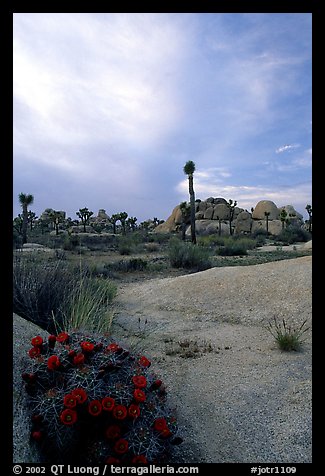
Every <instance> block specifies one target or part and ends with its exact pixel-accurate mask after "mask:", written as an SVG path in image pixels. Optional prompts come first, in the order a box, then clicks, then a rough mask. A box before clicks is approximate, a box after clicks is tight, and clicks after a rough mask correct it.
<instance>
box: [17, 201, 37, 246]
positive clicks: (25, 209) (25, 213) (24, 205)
mask: <svg viewBox="0 0 325 476" xmlns="http://www.w3.org/2000/svg"><path fill="white" fill-rule="evenodd" d="M33 201H34V197H33V195H29V194H26V193H20V194H19V202H20V205H21V207H22V209H23V224H22V231H21V232H22V237H23V244H25V243H27V224H28V206H29V205H31V204H32V203H33Z"/></svg>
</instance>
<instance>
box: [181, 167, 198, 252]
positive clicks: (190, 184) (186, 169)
mask: <svg viewBox="0 0 325 476" xmlns="http://www.w3.org/2000/svg"><path fill="white" fill-rule="evenodd" d="M183 170H184V174H186V175H187V176H188V190H189V194H190V204H191V240H192V243H193V244H194V245H195V244H196V234H195V194H194V187H193V174H194V172H195V163H194V162H193V161H192V160H188V161H187V162H186V164H185V165H184V168H183Z"/></svg>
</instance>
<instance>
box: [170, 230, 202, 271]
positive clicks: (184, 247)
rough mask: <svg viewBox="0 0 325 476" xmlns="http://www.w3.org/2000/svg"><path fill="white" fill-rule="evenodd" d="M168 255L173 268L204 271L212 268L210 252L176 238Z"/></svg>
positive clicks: (171, 242)
mask: <svg viewBox="0 0 325 476" xmlns="http://www.w3.org/2000/svg"><path fill="white" fill-rule="evenodd" d="M168 255H169V260H170V264H171V266H172V267H173V268H185V269H194V270H196V271H203V270H205V269H208V268H211V259H210V252H209V250H207V249H205V248H203V247H201V246H196V245H193V244H192V243H186V242H183V241H180V240H178V239H177V238H174V239H172V240H170V242H169V248H168Z"/></svg>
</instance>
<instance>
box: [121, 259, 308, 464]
mask: <svg viewBox="0 0 325 476" xmlns="http://www.w3.org/2000/svg"><path fill="white" fill-rule="evenodd" d="M311 268H312V259H311V257H304V258H297V259H290V260H284V261H278V262H273V263H266V264H261V265H255V266H245V267H226V268H213V269H210V270H207V271H203V272H201V273H196V274H192V275H186V276H181V277H176V278H166V279H154V280H150V281H146V282H143V283H133V284H127V285H124V286H122V287H121V288H120V290H119V293H118V296H117V312H116V316H115V321H114V325H113V332H114V334H115V335H116V336H117V337H118V338H119V339H120V340H122V341H123V340H125V342H126V343H127V344H128V345H130V342H132V345H133V346H134V347H135V348H138V349H140V350H141V351H142V352H143V353H145V355H147V356H148V357H150V358H151V359H152V361H153V369H154V370H156V371H157V372H158V373H159V375H160V376H161V377H162V379H163V380H164V382H165V383H166V385H167V388H168V395H169V402H170V404H171V405H172V406H174V407H176V409H177V413H178V420H179V423H180V426H181V427H182V430H183V436H184V442H183V444H182V445H180V447H179V449H178V453H177V455H176V459H177V462H187V463H198V462H207V463H209V462H213V463H223V462H227V463H240V462H246V463H255V462H257V463H258V462H259V463H267V462H268V463H271V462H272V463H299V462H305V463H308V462H311V331H308V333H307V334H306V342H305V344H304V346H303V349H302V351H301V352H293V353H285V352H281V351H280V350H278V349H277V347H276V345H275V343H274V339H273V338H272V336H271V335H270V334H269V333H268V331H267V330H266V329H265V323H266V322H267V320H268V319H270V318H272V317H273V316H277V317H281V318H282V317H283V318H285V319H286V321H287V322H289V323H290V322H291V323H293V324H294V325H300V324H301V323H302V322H303V321H304V320H305V319H306V320H307V321H308V323H309V324H310V323H311V311H312V307H311Z"/></svg>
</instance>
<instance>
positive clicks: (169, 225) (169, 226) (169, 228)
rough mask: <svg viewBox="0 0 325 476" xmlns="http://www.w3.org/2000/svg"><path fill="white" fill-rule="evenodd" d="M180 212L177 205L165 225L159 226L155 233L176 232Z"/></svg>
mask: <svg viewBox="0 0 325 476" xmlns="http://www.w3.org/2000/svg"><path fill="white" fill-rule="evenodd" d="M178 210H179V205H176V207H175V208H174V209H173V211H172V214H171V215H170V217H168V218H167V220H166V221H165V222H164V223H161V224H160V225H157V226H156V228H155V229H154V230H153V232H154V233H171V232H173V231H175V230H176V224H175V217H176V213H177V211H178Z"/></svg>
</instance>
